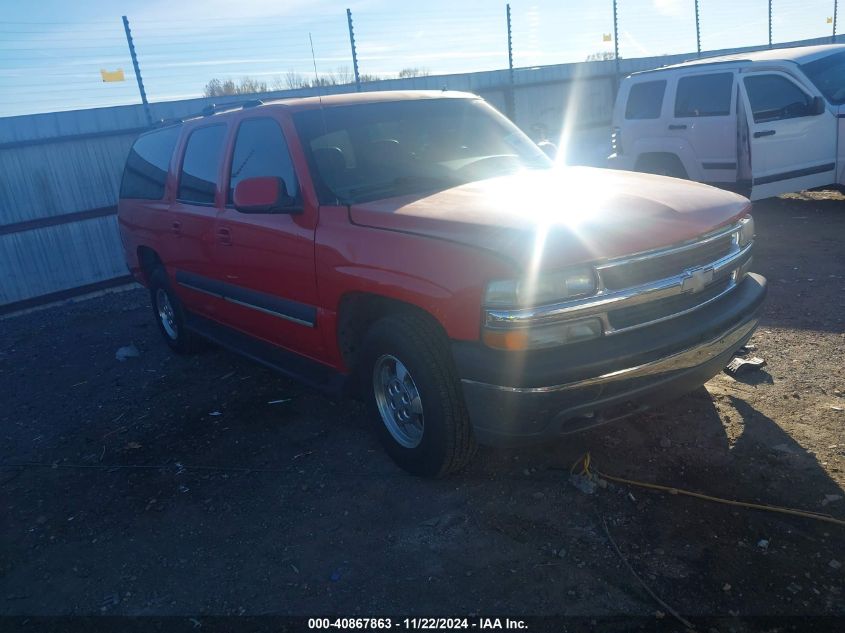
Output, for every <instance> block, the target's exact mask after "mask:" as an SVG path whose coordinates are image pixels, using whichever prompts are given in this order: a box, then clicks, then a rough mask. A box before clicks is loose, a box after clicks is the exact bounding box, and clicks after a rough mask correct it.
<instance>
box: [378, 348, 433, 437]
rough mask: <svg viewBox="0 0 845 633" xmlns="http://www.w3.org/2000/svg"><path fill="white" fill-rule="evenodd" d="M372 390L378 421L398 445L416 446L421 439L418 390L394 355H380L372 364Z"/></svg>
mask: <svg viewBox="0 0 845 633" xmlns="http://www.w3.org/2000/svg"><path fill="white" fill-rule="evenodd" d="M373 391H374V392H375V397H376V405H377V406H378V410H379V413H380V414H381V420H382V422H384V426H386V427H387V430H388V431H389V432H390V435H392V436H393V439H395V440H396V441H397V442H399V444H401V445H402V446H404V447H405V448H416V447H417V446H419V443H420V442H421V441H422V437H423V430H424V428H425V425H424V422H423V408H422V400H421V399H420V392H419V390H418V389H417V385H416V384H415V383H414V379H413V378H411V374H410V373H409V372H408V368H407V367H405V365H403V364H402V361H400V360H399V359H398V358H396V357H395V356H391V355H390V354H385V355H384V356H381V357H380V358H379V359H378V360H377V361H376V363H375V366H374V367H373Z"/></svg>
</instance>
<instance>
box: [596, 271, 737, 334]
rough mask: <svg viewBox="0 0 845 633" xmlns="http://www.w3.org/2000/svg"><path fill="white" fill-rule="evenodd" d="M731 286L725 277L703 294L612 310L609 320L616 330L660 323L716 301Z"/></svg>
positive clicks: (698, 293)
mask: <svg viewBox="0 0 845 633" xmlns="http://www.w3.org/2000/svg"><path fill="white" fill-rule="evenodd" d="M731 285H732V283H731V278H730V277H724V278H722V279H719V280H718V281H714V282H713V283H711V284H710V285H709V286H707V287H706V288H705V289H704V290H702V291H701V292H697V293H694V294H693V293H686V292H685V293H684V294H680V295H675V296H674V297H667V298H665V299H658V300H657V301H652V302H650V303H641V304H640V305H635V306H631V307H628V308H620V309H619V310H611V311H610V312H608V313H607V319H608V321H609V322H610V325H611V327H612V328H613V329H614V330H621V329H624V328H629V327H634V326H637V325H640V324H641V323H652V322H654V321H660V320H661V319H665V318H667V317H671V316H675V315H677V314H680V313H682V312H686V311H688V310H692V309H693V308H697V307H698V306H700V305H701V304H703V303H705V302H707V301H710V300H711V299H715V298H716V297H718V296H719V295H720V294H722V293H723V292H725V291H726V290H728V289H729V288H730V287H731Z"/></svg>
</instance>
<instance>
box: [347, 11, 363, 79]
mask: <svg viewBox="0 0 845 633" xmlns="http://www.w3.org/2000/svg"><path fill="white" fill-rule="evenodd" d="M346 23H347V24H348V25H349V45H350V46H351V47H352V71H353V72H354V73H355V90H357V91H358V92H361V76H360V75H359V74H358V51H357V49H356V48H355V31H354V29H353V28H352V10H351V9H347V10H346Z"/></svg>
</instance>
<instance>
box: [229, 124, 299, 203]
mask: <svg viewBox="0 0 845 633" xmlns="http://www.w3.org/2000/svg"><path fill="white" fill-rule="evenodd" d="M259 176H275V177H276V178H281V179H282V180H284V181H285V186H286V187H287V190H288V195H289V196H290V197H291V198H297V197H298V194H299V183H298V182H297V180H296V173H295V172H294V170H293V162H292V161H291V158H290V153H289V152H288V145H287V143H286V142H285V137H284V134H282V129H281V128H280V127H279V124H278V123H276V122H275V121H274V120H273V119H267V118H264V119H247V120H245V121H244V122H243V123H241V125H240V127H239V128H238V135H237V138H236V139H235V149H234V153H233V154H232V172H231V175H230V177H229V198H228V202H229V203H231V202H232V200H233V196H234V193H235V187H236V186H237V184H238V183H239V182H240V181H242V180H245V179H247V178H256V177H259Z"/></svg>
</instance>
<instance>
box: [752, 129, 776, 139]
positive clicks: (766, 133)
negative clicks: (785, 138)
mask: <svg viewBox="0 0 845 633" xmlns="http://www.w3.org/2000/svg"><path fill="white" fill-rule="evenodd" d="M774 135H775V131H774V130H763V131H762V132H754V138H760V137H761V136H774Z"/></svg>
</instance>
